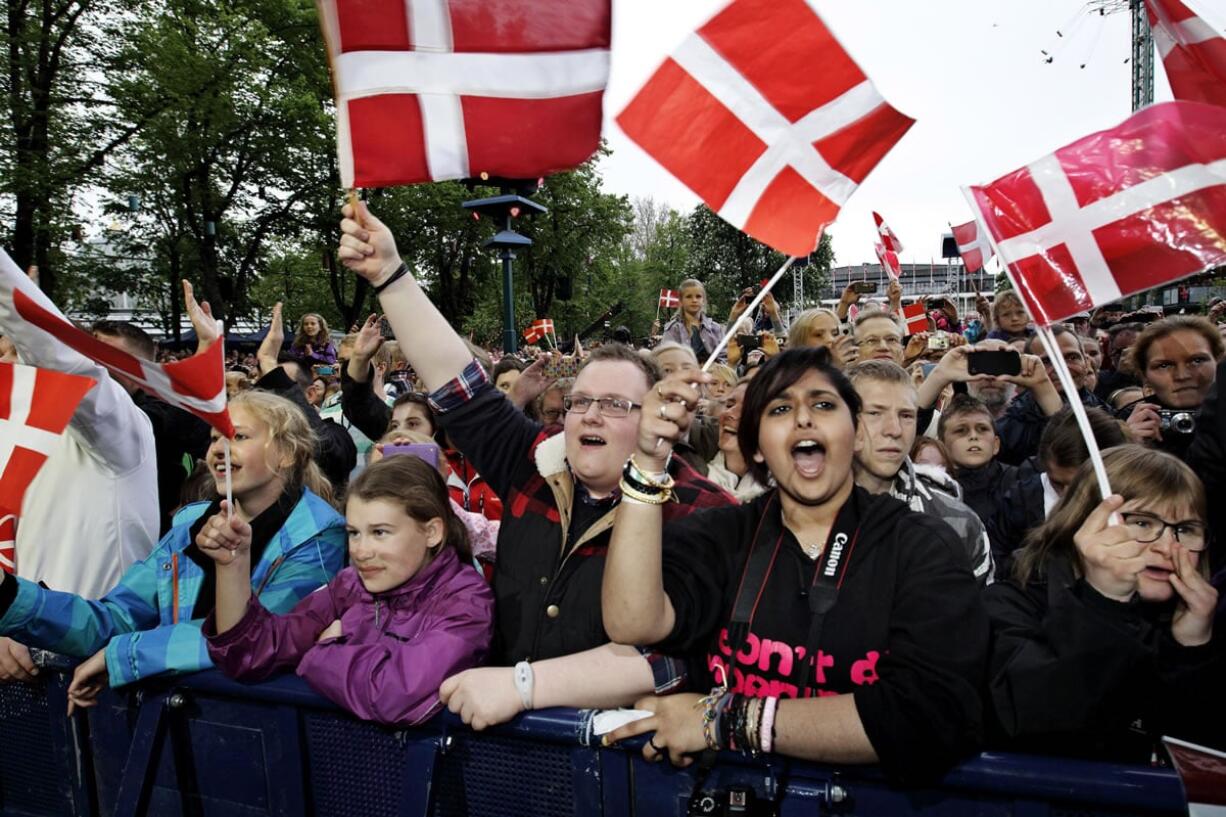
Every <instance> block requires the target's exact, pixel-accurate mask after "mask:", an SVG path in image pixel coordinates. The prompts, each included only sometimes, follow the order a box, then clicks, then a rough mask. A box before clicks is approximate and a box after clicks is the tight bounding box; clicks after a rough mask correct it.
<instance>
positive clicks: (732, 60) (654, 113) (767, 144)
mask: <svg viewBox="0 0 1226 817" xmlns="http://www.w3.org/2000/svg"><path fill="white" fill-rule="evenodd" d="M617 122H618V124H619V125H621V127H622V130H624V131H625V132H626V135H627V136H629V137H630V138H631V139H633V140H634V141H635V142H636V143H638V145H639V146H640V147H642V148H643V149H644V150H645V151H647V153H649V154H651V155H652V156H653V157H654V158H655V159H656V161H658V162H659V163H660V164H661V165H663V166H664V168H665V169H666V170H668V171H669V172H670V173H672V174H673V175H674V176H676V177H677V179H678V180H680V181H681V182H682V183H684V184H685V185H686V186H687V187H689V188H690V189H691V190H692V191H694V193H695V194H697V195H698V197H699V198H701V199H702V200H703V201H704V202H706V204H707V206H708V207H710V208H711V209H712V210H714V211H715V212H717V213H719V215H720V216H721V217H722V218H723V219H724V220H725V221H727V222H729V223H730V224H732V225H733V226H735V227H737V228H738V229H740V230H742V231H743V232H745V233H748V234H749V235H750V236H752V237H753V238H756V239H758V240H759V241H762V242H764V243H766V244H769V245H770V246H772V247H774V248H775V249H777V250H779V251H780V252H784V253H787V254H788V255H793V256H801V257H803V256H805V255H808V254H809V253H810V252H812V251H813V248H814V247H815V246H816V245H817V239H818V237H819V235H820V233H821V230H822V228H823V227H825V226H826V225H827V224H829V223H830V222H832V221H834V218H835V216H837V215H838V212H839V209H840V208H841V207H842V206H843V204H844V203H845V202H846V201H847V199H848V198H849V197H850V196H851V194H852V193H853V192H854V191H855V189H856V187H858V186H859V184H860V183H861V182H863V181H864V178H865V177H866V176H867V175H868V173H869V171H871V170H872V169H873V168H874V167H875V166H876V165H877V163H878V162H880V161H881V159H882V157H884V156H885V154H886V153H888V152H889V150H890V148H892V147H893V146H894V143H895V142H897V141H898V140H899V139H901V138H902V136H903V134H904V133H906V132H907V129H908V128H910V127H911V125H913V124H914V120H912V119H910V118H908V117H906V116H904V115H902V114H901V113H899V112H898V111H896V110H894V108H892V107H890V105H889V104H888V103H887V102H886V101H885V100H884V99H883V98H882V97H881V95H880V94H879V93H877V89H876V88H875V87H874V86H873V83H872V82H870V81H869V79H868V78H867V77H866V76H865V75H864V72H863V71H861V70H860V67H859V66H858V65H856V63H855V62H854V61H853V60H852V58H851V57H850V56H849V55H848V53H847V52H846V51H844V50H843V47H842V46H841V45H839V43H838V41H837V40H836V39H835V37H834V35H833V34H831V33H830V30H829V29H827V28H826V25H825V23H824V22H823V21H822V19H821V17H819V16H818V15H817V13H816V12H815V11H813V9H812V8H810V7H809V5H808V4H807V3H806V2H805V0H733V2H731V3H729V4H728V5H727V6H726V7H725V8H724V9H723V10H722V11H720V12H719V13H718V14H716V15H715V16H714V17H713V18H711V19H710V20H709V21H707V23H706V24H704V25H703V26H702V27H701V28H699V29H698V30H697V31H696V32H694V33H693V34H691V35H690V36H689V37H688V38H687V39H686V40H685V41H684V42H683V43H682V44H681V45H680V47H678V48H677V50H676V51H674V52H673V54H672V56H670V57H669V58H667V59H665V60H664V63H663V64H662V65H661V66H660V67H659V68H658V69H657V70H656V72H655V74H653V75H652V77H651V78H650V79H649V80H648V81H647V83H646V84H645V85H644V86H643V87H642V88H641V89H640V90H639V92H638V94H636V95H635V97H634V99H632V100H631V101H630V104H629V105H627V106H626V109H625V110H623V111H622V112H621V114H620V115H619V116H618V117H617Z"/></svg>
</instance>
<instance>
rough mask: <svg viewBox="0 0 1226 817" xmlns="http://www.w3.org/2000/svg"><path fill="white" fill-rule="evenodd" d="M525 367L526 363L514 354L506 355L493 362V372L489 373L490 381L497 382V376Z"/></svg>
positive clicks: (518, 370)
mask: <svg viewBox="0 0 1226 817" xmlns="http://www.w3.org/2000/svg"><path fill="white" fill-rule="evenodd" d="M526 368H527V364H526V363H524V362H523V361H522V360H520V359H519V358H517V357H515V356H514V355H507V356H505V357H504V358H502V360H499V361H498V362H497V363H495V364H494V372H493V374H491V375H490V382H493V383H497V382H498V378H500V377H502V376H503V375H504V374H506V373H507V372H522V371H523V370H524V369H526Z"/></svg>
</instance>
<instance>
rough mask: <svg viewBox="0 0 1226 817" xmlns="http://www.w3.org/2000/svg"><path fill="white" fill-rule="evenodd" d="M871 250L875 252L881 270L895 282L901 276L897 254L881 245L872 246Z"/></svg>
mask: <svg viewBox="0 0 1226 817" xmlns="http://www.w3.org/2000/svg"><path fill="white" fill-rule="evenodd" d="M873 249H874V250H876V252H877V260H878V261H879V262H880V263H881V268H882V269H883V270H885V271H886V272H887V273H888V274H889V276H890V277H891V278H892V279H894V280H895V281H897V280H898V278H899V276H901V275H902V265H901V264H899V263H898V255H897V253H895V252H894V251H893V250H888V249H886V248H885V246H883V245H882V244H881V243H877V244H874V245H873Z"/></svg>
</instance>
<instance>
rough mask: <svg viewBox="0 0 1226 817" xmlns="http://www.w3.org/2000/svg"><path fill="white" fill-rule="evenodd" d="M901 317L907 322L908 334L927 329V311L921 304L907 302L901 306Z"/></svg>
mask: <svg viewBox="0 0 1226 817" xmlns="http://www.w3.org/2000/svg"><path fill="white" fill-rule="evenodd" d="M902 318H903V320H904V321H906V322H907V334H908V335H915V334H918V333H920V332H927V331H928V313H927V312H925V311H924V305H923V304H907V305H906V306H904V307H903V308H902Z"/></svg>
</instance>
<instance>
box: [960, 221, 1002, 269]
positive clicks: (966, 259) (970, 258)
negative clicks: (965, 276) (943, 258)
mask: <svg viewBox="0 0 1226 817" xmlns="http://www.w3.org/2000/svg"><path fill="white" fill-rule="evenodd" d="M952 229H953V231H954V241H956V242H958V254H959V255H961V256H962V264H963V266H965V267H966V271H967V272H979V271H980V270H981V269H983V268H984V267H985V266H987V263H988V262H989V261H991V260H992V244H991V242H989V241H988V237H987V236H986V235H984V234H983V233H982V232H980V230H979V222H977V221H968V222H967V223H965V224H959V225H958V226H957V227H953V228H952Z"/></svg>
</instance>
